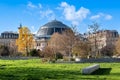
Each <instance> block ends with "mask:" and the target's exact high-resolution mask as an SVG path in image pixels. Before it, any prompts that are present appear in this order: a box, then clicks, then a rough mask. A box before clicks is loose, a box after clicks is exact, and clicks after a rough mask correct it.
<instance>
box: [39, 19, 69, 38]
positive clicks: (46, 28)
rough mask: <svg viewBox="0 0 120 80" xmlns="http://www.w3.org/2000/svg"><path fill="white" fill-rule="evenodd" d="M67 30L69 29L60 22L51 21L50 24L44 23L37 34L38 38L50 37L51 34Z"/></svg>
mask: <svg viewBox="0 0 120 80" xmlns="http://www.w3.org/2000/svg"><path fill="white" fill-rule="evenodd" d="M66 29H69V27H68V26H67V25H65V24H63V23H62V22H60V21H57V20H53V21H51V22H48V23H46V24H45V25H43V26H41V27H40V29H39V30H38V32H37V36H38V37H50V36H51V35H52V34H53V33H55V32H59V33H61V32H62V31H64V30H66Z"/></svg>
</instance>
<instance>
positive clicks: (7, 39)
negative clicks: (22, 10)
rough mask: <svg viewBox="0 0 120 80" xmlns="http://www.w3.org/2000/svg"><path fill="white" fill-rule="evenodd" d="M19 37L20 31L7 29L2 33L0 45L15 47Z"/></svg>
mask: <svg viewBox="0 0 120 80" xmlns="http://www.w3.org/2000/svg"><path fill="white" fill-rule="evenodd" d="M17 38H18V33H14V32H8V31H5V32H3V33H1V36H0V45H5V46H10V47H13V46H15V43H16V39H17Z"/></svg>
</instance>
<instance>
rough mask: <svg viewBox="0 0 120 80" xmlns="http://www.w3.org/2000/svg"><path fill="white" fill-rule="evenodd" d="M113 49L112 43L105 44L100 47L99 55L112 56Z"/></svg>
mask: <svg viewBox="0 0 120 80" xmlns="http://www.w3.org/2000/svg"><path fill="white" fill-rule="evenodd" d="M114 51H115V46H114V45H107V46H105V47H103V48H102V49H101V55H102V56H113V54H114Z"/></svg>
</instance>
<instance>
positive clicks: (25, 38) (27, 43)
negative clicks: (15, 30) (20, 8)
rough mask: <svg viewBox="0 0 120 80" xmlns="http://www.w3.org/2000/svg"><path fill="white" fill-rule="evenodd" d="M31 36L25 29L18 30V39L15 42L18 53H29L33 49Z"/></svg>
mask: <svg viewBox="0 0 120 80" xmlns="http://www.w3.org/2000/svg"><path fill="white" fill-rule="evenodd" d="M33 43H34V42H33V35H32V34H31V32H30V30H29V29H28V28H27V27H20V28H19V38H18V39H17V40H16V45H17V46H18V52H22V53H27V55H28V53H29V51H30V50H31V49H32V48H33Z"/></svg>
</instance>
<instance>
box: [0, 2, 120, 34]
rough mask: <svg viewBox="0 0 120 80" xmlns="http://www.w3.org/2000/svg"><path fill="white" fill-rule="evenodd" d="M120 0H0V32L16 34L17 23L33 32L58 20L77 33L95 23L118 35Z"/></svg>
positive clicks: (119, 28)
mask: <svg viewBox="0 0 120 80" xmlns="http://www.w3.org/2000/svg"><path fill="white" fill-rule="evenodd" d="M119 3H120V1H119V0H0V33H1V32H4V31H14V32H17V31H18V29H17V28H18V27H19V25H20V23H22V25H23V26H27V27H29V29H30V30H31V31H32V32H33V33H36V32H37V31H38V29H39V28H40V26H42V25H44V24H45V23H47V22H49V21H51V20H54V19H57V20H59V21H62V22H63V23H64V24H66V25H68V26H71V25H76V26H77V29H78V31H79V32H80V33H84V32H87V28H88V25H89V24H92V22H97V23H98V24H99V25H100V29H103V30H104V29H109V30H117V31H118V32H119V33H120V10H119V9H120V5H119Z"/></svg>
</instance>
